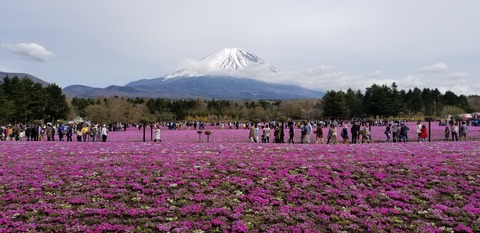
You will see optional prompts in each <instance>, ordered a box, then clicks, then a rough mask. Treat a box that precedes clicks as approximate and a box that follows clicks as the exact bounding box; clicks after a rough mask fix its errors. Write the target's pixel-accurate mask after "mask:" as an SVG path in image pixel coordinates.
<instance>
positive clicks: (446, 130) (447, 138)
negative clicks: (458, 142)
mask: <svg viewBox="0 0 480 233" xmlns="http://www.w3.org/2000/svg"><path fill="white" fill-rule="evenodd" d="M449 139H450V129H449V128H448V126H445V141H448V140H449Z"/></svg>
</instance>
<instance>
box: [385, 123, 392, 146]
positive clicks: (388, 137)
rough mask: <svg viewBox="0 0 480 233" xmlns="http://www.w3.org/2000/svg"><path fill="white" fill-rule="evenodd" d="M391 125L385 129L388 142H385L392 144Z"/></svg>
mask: <svg viewBox="0 0 480 233" xmlns="http://www.w3.org/2000/svg"><path fill="white" fill-rule="evenodd" d="M390 134H391V132H390V124H388V125H387V126H386V127H385V136H386V137H387V140H386V141H385V142H390Z"/></svg>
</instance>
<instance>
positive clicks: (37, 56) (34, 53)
mask: <svg viewBox="0 0 480 233" xmlns="http://www.w3.org/2000/svg"><path fill="white" fill-rule="evenodd" d="M1 48H3V49H6V50H8V51H10V52H11V53H13V54H16V55H18V56H20V57H23V58H27V59H29V60H35V61H39V62H47V61H48V60H50V59H51V58H53V57H54V56H55V54H54V53H53V52H51V51H48V50H47V49H46V48H45V47H43V46H42V45H39V44H36V43H18V44H2V45H1Z"/></svg>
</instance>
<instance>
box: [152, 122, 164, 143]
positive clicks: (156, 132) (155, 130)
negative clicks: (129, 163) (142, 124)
mask: <svg viewBox="0 0 480 233" xmlns="http://www.w3.org/2000/svg"><path fill="white" fill-rule="evenodd" d="M153 133H154V140H153V141H154V142H161V141H162V140H161V139H160V127H159V126H158V125H155V126H154V128H153Z"/></svg>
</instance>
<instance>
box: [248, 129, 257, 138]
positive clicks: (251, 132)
mask: <svg viewBox="0 0 480 233" xmlns="http://www.w3.org/2000/svg"><path fill="white" fill-rule="evenodd" d="M256 133H257V129H256V126H253V125H252V126H251V127H250V134H249V135H248V138H249V139H250V141H251V142H257V135H256Z"/></svg>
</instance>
